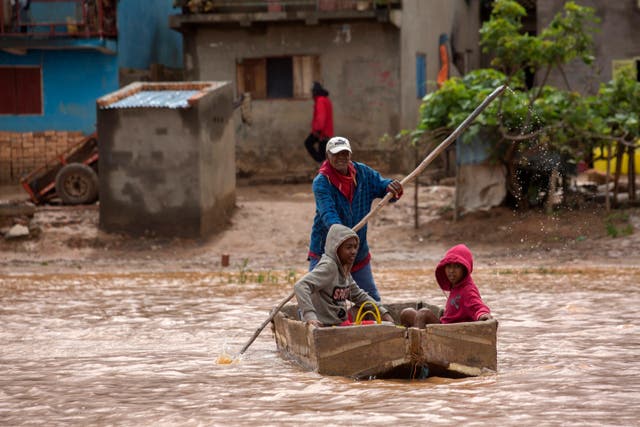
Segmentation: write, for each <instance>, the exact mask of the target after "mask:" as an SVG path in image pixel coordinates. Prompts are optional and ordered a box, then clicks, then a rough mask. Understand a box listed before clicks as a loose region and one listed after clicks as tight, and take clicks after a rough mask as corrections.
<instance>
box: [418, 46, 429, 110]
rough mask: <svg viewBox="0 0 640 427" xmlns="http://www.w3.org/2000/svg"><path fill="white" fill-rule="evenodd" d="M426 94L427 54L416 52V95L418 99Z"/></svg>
mask: <svg viewBox="0 0 640 427" xmlns="http://www.w3.org/2000/svg"><path fill="white" fill-rule="evenodd" d="M426 94H427V55H425V54H424V53H417V54H416V95H417V97H418V99H422V98H424V96H425V95H426Z"/></svg>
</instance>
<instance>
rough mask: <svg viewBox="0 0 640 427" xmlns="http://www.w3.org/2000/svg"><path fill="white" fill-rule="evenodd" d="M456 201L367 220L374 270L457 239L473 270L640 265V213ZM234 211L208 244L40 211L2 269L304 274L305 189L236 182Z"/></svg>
mask: <svg viewBox="0 0 640 427" xmlns="http://www.w3.org/2000/svg"><path fill="white" fill-rule="evenodd" d="M453 195H454V188H453V187H448V186H430V187H421V188H420V191H419V195H418V200H419V204H418V206H419V208H418V212H419V217H418V219H419V226H418V228H415V212H414V189H413V188H412V187H410V188H408V189H407V190H406V191H405V196H404V197H403V199H401V200H400V201H399V202H398V203H396V204H391V205H388V206H385V207H384V208H383V209H381V210H380V211H379V212H378V214H377V215H375V216H374V217H373V218H372V219H371V221H370V222H369V232H368V233H369V240H370V246H371V250H372V254H373V266H374V268H384V267H392V268H411V267H427V268H428V267H433V266H434V265H435V263H437V261H438V259H439V258H440V257H441V256H442V255H443V253H444V251H445V250H446V249H447V248H448V247H450V246H452V245H454V244H457V243H460V242H463V243H466V244H467V245H468V246H469V247H470V248H471V250H472V251H473V253H474V256H475V264H476V266H500V265H504V266H505V267H506V266H520V267H528V266H531V267H534V266H538V267H553V266H558V265H566V264H573V265H587V264H594V263H597V264H615V265H628V266H638V265H640V232H638V230H639V229H640V208H630V209H620V210H614V211H612V212H611V213H607V212H606V211H605V210H604V207H603V206H600V205H590V206H583V207H582V208H581V209H574V210H567V209H560V210H557V211H555V212H554V213H553V214H551V215H549V214H546V213H544V212H540V211H534V210H531V211H528V212H525V213H517V212H514V211H512V210H510V209H508V208H505V207H500V208H494V209H492V210H490V211H488V212H478V213H473V214H468V215H464V216H462V217H461V218H459V219H458V220H456V221H454V220H453V219H452V209H451V206H452V200H453ZM12 196H14V197H13V198H15V197H18V198H24V196H22V195H20V194H18V195H15V194H14V195H12ZM0 199H4V200H6V199H7V197H6V195H5V197H2V195H0ZM236 206H237V207H236V209H235V212H234V214H233V216H232V218H231V220H230V222H229V224H228V227H227V228H226V229H225V230H223V231H221V232H220V233H218V234H216V235H214V236H211V237H209V238H206V239H166V238H165V239H162V238H151V237H149V238H131V237H127V236H125V235H119V234H108V233H105V232H103V231H101V230H99V228H98V216H99V208H98V205H92V206H76V207H69V206H40V207H37V209H36V212H35V215H34V216H33V218H31V221H30V226H29V227H30V228H31V230H32V233H31V235H30V236H29V237H26V238H18V239H12V240H7V239H0V273H43V274H45V273H50V272H65V271H78V270H83V271H90V272H93V271H96V272H100V271H110V272H127V271H158V270H160V271H178V270H184V269H194V270H205V271H208V270H219V269H222V268H223V267H222V266H221V257H222V255H223V254H228V255H229V257H230V265H229V267H226V268H227V269H229V270H237V269H244V268H247V269H253V270H261V269H266V270H276V269H285V270H286V269H294V270H304V269H305V268H306V265H307V264H306V253H307V247H308V246H307V245H308V241H309V232H310V226H311V222H312V219H313V215H314V209H315V208H314V201H313V195H312V193H311V186H310V184H295V185H259V186H249V185H242V186H239V187H238V188H237V202H236ZM2 231H3V232H6V227H4V229H3V230H2ZM614 235H617V236H616V237H612V236H614Z"/></svg>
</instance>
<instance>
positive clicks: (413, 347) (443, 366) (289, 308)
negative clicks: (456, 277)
mask: <svg viewBox="0 0 640 427" xmlns="http://www.w3.org/2000/svg"><path fill="white" fill-rule="evenodd" d="M384 306H385V307H386V308H387V309H388V310H389V311H390V312H391V315H392V316H393V318H394V319H399V318H400V312H401V311H402V310H403V309H404V308H406V307H423V306H424V307H429V308H430V309H431V310H433V311H434V312H435V313H436V314H438V311H439V310H440V309H439V308H438V307H436V306H433V305H429V304H423V303H421V302H417V303H416V302H410V303H392V304H385V305H384ZM272 325H273V330H274V333H275V339H276V345H277V347H278V350H279V352H280V353H281V355H282V356H283V357H285V358H286V359H290V360H292V361H294V362H296V363H297V364H299V365H300V366H302V367H303V368H304V369H306V370H312V371H316V372H318V373H319V374H322V375H338V376H345V377H352V378H414V377H416V372H423V373H424V372H425V370H427V371H428V373H429V376H434V375H437V376H444V377H451V378H460V377H467V376H478V375H482V374H484V373H494V372H496V371H497V367H498V364H497V350H496V335H497V329H498V322H497V321H495V320H489V321H482V322H467V323H454V324H446V325H444V324H437V325H427V327H426V329H417V328H405V327H402V326H398V325H394V324H391V323H388V322H382V323H381V324H373V325H358V326H342V327H327V328H315V327H311V326H308V325H307V324H305V323H303V322H301V321H300V320H298V307H297V305H295V304H287V305H286V306H284V307H283V308H282V309H281V310H280V312H278V313H277V314H276V315H275V316H274V318H273V321H272ZM418 368H420V369H418Z"/></svg>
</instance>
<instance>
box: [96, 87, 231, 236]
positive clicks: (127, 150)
mask: <svg viewBox="0 0 640 427" xmlns="http://www.w3.org/2000/svg"><path fill="white" fill-rule="evenodd" d="M192 90H196V91H198V93H197V94H196V95H193V96H191V98H189V100H188V104H189V105H188V106H180V107H176V108H171V107H169V106H168V105H167V104H163V103H162V102H158V103H157V104H155V103H154V105H150V104H144V102H143V103H142V104H134V106H131V104H129V105H128V106H121V107H118V106H116V107H112V104H114V103H116V102H118V101H120V100H125V103H126V99H127V98H129V97H133V96H135V95H136V94H137V93H138V92H141V91H144V92H147V91H169V92H170V93H171V92H174V93H175V92H179V91H189V92H190V91H192ZM165 96H166V95H165ZM160 99H165V100H168V98H162V96H161V97H160ZM97 104H98V113H97V115H98V133H99V135H100V146H99V149H100V174H99V175H100V228H101V229H103V230H105V231H107V232H123V233H126V234H130V235H147V234H150V235H156V236H165V237H203V236H207V235H209V234H212V233H213V232H215V231H218V230H220V229H221V228H222V227H224V225H225V224H226V221H227V219H228V218H229V216H230V215H231V212H232V210H233V208H234V206H235V185H236V181H235V138H234V137H235V133H234V131H233V123H232V121H231V117H232V114H233V91H232V88H231V85H230V84H229V83H228V82H188V83H186V82H183V83H134V84H131V85H129V86H126V87H124V88H122V89H120V90H119V91H117V92H115V93H113V94H110V95H107V96H105V97H102V98H100V99H98V101H97Z"/></svg>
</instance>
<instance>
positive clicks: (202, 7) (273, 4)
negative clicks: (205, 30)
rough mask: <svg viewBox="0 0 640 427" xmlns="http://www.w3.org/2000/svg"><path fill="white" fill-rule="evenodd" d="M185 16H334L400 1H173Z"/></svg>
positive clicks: (389, 5)
mask: <svg viewBox="0 0 640 427" xmlns="http://www.w3.org/2000/svg"><path fill="white" fill-rule="evenodd" d="M174 5H175V6H176V7H181V8H182V13H183V14H194V13H221V14H222V13H256V12H318V11H320V12H332V11H345V10H354V11H367V10H373V9H380V8H398V7H400V5H401V0H262V1H256V0H174Z"/></svg>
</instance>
